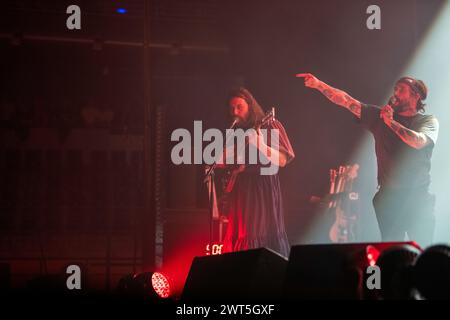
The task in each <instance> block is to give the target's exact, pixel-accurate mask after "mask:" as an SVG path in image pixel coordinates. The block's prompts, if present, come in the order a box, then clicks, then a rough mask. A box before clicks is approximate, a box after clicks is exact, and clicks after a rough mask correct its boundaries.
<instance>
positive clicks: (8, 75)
mask: <svg viewBox="0 0 450 320" xmlns="http://www.w3.org/2000/svg"><path fill="white" fill-rule="evenodd" d="M2 3H3V4H2V10H1V13H0V14H1V15H0V34H1V36H0V52H1V61H0V64H1V66H0V68H1V69H0V70H1V71H0V74H1V76H0V77H1V79H0V81H1V83H0V85H1V107H2V119H1V124H2V128H1V136H2V137H1V139H2V144H3V146H2V150H1V165H2V167H1V175H2V177H3V178H2V181H4V183H3V184H2V192H1V194H2V196H1V197H2V198H1V204H0V206H1V207H2V210H1V213H0V214H1V218H0V220H1V224H0V228H1V229H2V232H1V234H2V236H1V239H2V247H1V258H2V261H4V262H9V263H10V264H11V266H12V267H11V269H12V270H13V271H12V272H13V273H15V274H16V275H18V276H17V279H18V281H19V280H24V279H26V278H27V274H29V273H33V272H35V273H36V272H37V271H36V270H38V269H39V268H40V269H39V270H40V271H39V272H43V271H42V270H43V269H46V267H43V266H42V264H43V263H44V262H45V263H49V266H48V268H50V269H51V268H52V267H51V266H52V264H51V261H53V262H54V268H56V269H58V268H59V266H60V265H62V261H65V262H67V261H69V260H75V261H85V263H86V264H88V265H92V266H91V267H90V270H93V271H92V273H93V274H96V275H98V277H99V279H103V278H102V277H103V276H104V274H105V272H106V273H107V274H108V275H109V276H108V277H107V280H106V283H107V284H108V283H110V282H111V281H112V280H111V278H109V277H110V276H111V273H112V274H113V276H114V275H116V276H117V277H119V276H120V274H123V273H124V272H129V271H130V270H132V271H136V270H138V269H140V268H142V266H144V267H145V266H146V263H145V261H147V262H148V263H149V264H150V265H152V264H154V263H156V265H161V262H162V261H163V260H165V261H164V262H167V263H168V264H170V261H169V260H170V257H171V256H175V255H176V251H177V249H176V248H184V247H183V245H184V246H186V243H187V242H189V239H191V238H195V237H196V236H197V237H199V234H202V237H200V239H201V240H198V241H203V240H204V239H205V238H206V239H207V234H208V223H209V220H208V213H207V211H206V209H207V198H206V190H205V189H204V186H203V184H202V172H203V166H201V165H180V166H175V165H173V164H171V162H170V150H171V147H172V146H173V145H174V144H173V143H172V142H170V134H171V132H172V131H173V130H174V129H176V128H186V129H188V130H189V131H191V132H192V131H193V121H194V120H202V121H203V127H204V130H205V129H207V128H212V127H216V128H226V127H227V126H228V125H229V123H230V121H229V119H228V118H227V106H226V96H227V93H228V90H229V89H230V87H231V86H235V85H244V86H246V87H247V88H248V89H249V90H250V91H251V92H252V93H253V94H254V96H255V98H256V99H257V100H258V102H259V103H260V104H261V105H262V106H263V107H264V108H265V109H269V108H270V107H272V106H273V107H276V110H277V117H278V119H279V120H280V121H281V122H282V123H283V124H284V126H285V128H286V130H287V133H288V135H289V137H290V140H291V143H292V145H293V148H294V150H295V153H296V158H295V161H293V162H292V163H291V164H290V165H289V166H287V167H286V168H285V169H283V170H282V171H281V173H280V175H281V181H282V188H283V196H284V200H285V202H284V204H285V217H286V225H287V229H288V235H289V238H290V241H291V244H298V243H317V242H326V241H327V232H328V229H329V227H330V223H332V222H333V219H334V217H329V216H328V217H325V216H324V214H323V213H321V212H320V210H318V209H317V208H316V207H315V206H313V205H312V204H311V203H309V198H310V197H311V196H312V195H317V196H322V195H324V194H325V193H327V192H328V188H329V180H328V171H329V169H330V168H336V167H338V166H339V165H341V164H348V163H353V162H354V161H358V162H359V164H360V166H361V168H360V174H359V177H358V179H357V181H356V185H355V188H356V189H357V190H358V191H359V192H360V197H361V216H360V220H359V233H358V240H359V241H377V240H379V233H378V228H377V226H376V221H375V218H374V216H373V212H372V208H371V198H372V195H373V192H374V190H375V187H376V179H375V155H374V152H373V148H370V143H371V140H369V141H370V142H369V147H367V152H362V153H361V155H359V156H355V152H356V151H355V150H356V149H357V147H358V146H359V144H360V142H361V141H363V140H364V139H365V138H366V136H367V134H366V132H365V131H364V130H363V129H362V128H360V127H359V126H358V125H357V124H356V123H355V121H354V119H353V117H352V115H351V114H350V113H349V112H347V111H345V110H343V109H341V108H338V107H336V106H334V105H332V104H331V103H330V102H329V101H328V100H327V99H326V98H324V97H323V96H322V95H321V94H320V93H318V92H316V91H311V90H309V89H307V88H305V87H304V86H303V83H302V80H301V79H297V78H295V74H296V73H300V72H311V73H314V74H315V75H316V76H317V77H319V78H320V79H322V80H324V81H326V82H327V83H329V84H331V85H333V86H335V87H337V88H341V89H343V90H345V91H347V92H348V93H350V94H351V95H352V96H353V97H355V98H356V99H359V100H360V101H362V102H367V103H373V104H383V103H385V102H386V101H384V100H385V99H386V96H387V95H388V94H389V92H390V90H391V88H392V85H393V83H394V82H395V80H396V79H397V78H399V77H400V75H401V74H400V73H401V72H402V70H403V68H404V67H405V65H406V64H407V63H408V61H409V59H410V58H411V56H412V54H413V53H414V50H415V48H416V47H417V45H418V44H419V42H420V40H421V38H422V36H423V35H424V34H425V32H426V31H427V28H428V27H429V26H430V23H431V22H432V21H433V18H434V17H435V15H436V13H437V12H438V11H439V9H440V8H441V6H442V4H443V3H444V1H437V0H433V1H419V0H396V1H376V2H373V1H359V0H340V1H337V0H331V1H330V0H326V1H325V0H318V1H298V0H296V1H287V0H286V1H256V0H255V1H253V0H244V1H206V0H196V1H193V0H189V1H181V0H169V1H167V0H154V1H149V2H148V3H149V15H148V17H149V20H148V21H149V22H148V25H147V31H148V32H149V42H150V47H149V49H148V51H147V52H145V51H144V49H143V46H142V43H143V42H144V37H145V35H144V26H145V24H144V21H145V5H144V1H138V0H133V1H77V2H76V3H72V2H68V1H5V2H2ZM70 4H77V5H79V6H80V8H81V14H82V18H81V19H82V20H81V21H82V22H81V30H68V29H67V28H66V19H67V17H68V14H66V13H65V11H66V8H67V6H68V5H70ZM372 4H377V5H379V6H380V8H381V21H382V22H381V30H368V29H367V27H366V20H367V18H368V16H369V15H368V14H366V8H367V7H368V6H369V5H372ZM118 7H124V8H126V9H127V10H128V12H127V13H126V14H122V15H121V14H118V13H116V12H115V10H116V9H117V8H118ZM76 40H78V41H76ZM145 54H147V55H148V72H149V73H148V79H149V81H148V82H146V81H145V79H146V76H145V75H146V73H145V72H144V69H145V63H144V55H145ZM146 108H148V110H149V114H150V117H149V125H150V128H149V131H148V132H146V131H144V124H145V110H146ZM92 110H95V112H97V114H100V116H99V118H100V120H98V119H99V118H97V121H94V122H89V121H88V120H86V119H87V118H89V115H88V116H86V114H89V112H92ZM158 117H159V118H158ZM158 119H160V120H158ZM36 128H38V129H36ZM158 130H159V131H158ZM144 134H149V135H150V137H147V138H148V140H146V139H145V138H144ZM146 143H148V145H146ZM145 147H148V149H147V150H149V154H150V156H149V158H147V160H146V156H145ZM355 157H356V160H355ZM145 161H148V164H149V168H148V169H147V170H151V174H150V175H149V176H148V175H147V174H146V173H145V172H144V171H145V168H146V166H145ZM146 177H147V178H148V180H146ZM146 181H147V182H148V185H147V186H148V187H147V188H146ZM146 201H148V202H146ZM314 225H316V226H315V227H314ZM315 228H317V229H315ZM150 229H151V230H150ZM149 230H150V231H149ZM153 230H156V231H153ZM152 241H155V242H154V243H153V242H152ZM125 242H126V243H128V245H124V243H125ZM147 242H149V243H147ZM55 243H58V244H59V247H55ZM146 243H147V244H146ZM154 244H155V246H153V245H154ZM96 245H98V248H97V249H94V247H95V246H96ZM121 245H123V246H121ZM202 245H203V244H202ZM147 246H150V247H151V248H150V249H148V250H147V249H146V248H148V247H147ZM96 250H97V251H96ZM182 250H183V252H184V253H186V255H187V256H188V258H186V259H187V260H186V261H187V262H186V263H187V264H188V263H190V260H189V254H191V253H192V252H193V251H192V252H191V251H189V250H188V249H182ZM75 252H76V254H75ZM196 252H197V251H196ZM178 254H179V255H180V256H181V254H180V252H178ZM163 256H164V259H163ZM27 259H28V260H27ZM29 259H31V260H29ZM33 259H34V260H33ZM52 259H53V260H52ZM96 259H97V260H98V261H97V260H96ZM121 259H122V260H121ZM26 261H34V262H33V263H35V264H34V265H33V267H32V266H31V265H32V263H31V262H26ZM49 261H50V262H49ZM55 261H57V262H58V263H59V264H58V263H57V262H55ZM92 261H97V262H96V263H98V264H97V265H95V263H93V262H92ZM111 261H112V262H111ZM38 265H39V266H40V267H39V268H37V267H36V268H35V266H38ZM147 266H148V264H147ZM96 267H98V268H97V269H95V268H96ZM33 268H34V269H33ZM104 268H106V269H104ZM108 268H110V269H108ZM111 268H113V269H114V268H115V269H114V270H113V271H111ZM120 268H122V269H120ZM16 270H19V271H16ZM30 270H32V271H30ZM33 270H34V271H33ZM105 270H106V271H105ZM44 271H45V270H44ZM102 281H103V280H99V282H100V283H102ZM19 282H20V281H19Z"/></svg>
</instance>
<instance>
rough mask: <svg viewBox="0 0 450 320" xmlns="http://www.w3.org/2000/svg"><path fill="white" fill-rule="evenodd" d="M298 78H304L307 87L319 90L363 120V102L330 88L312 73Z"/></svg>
mask: <svg viewBox="0 0 450 320" xmlns="http://www.w3.org/2000/svg"><path fill="white" fill-rule="evenodd" d="M296 77H298V78H304V79H305V86H306V87H309V88H314V89H317V90H319V91H320V92H322V94H323V95H324V96H326V97H327V98H328V99H329V100H330V101H331V102H333V103H335V104H337V105H339V106H341V107H344V108H346V109H348V110H349V111H350V112H352V113H353V114H354V115H355V116H357V117H358V118H361V102H359V101H358V100H356V99H355V98H353V97H351V96H350V95H349V94H348V93H346V92H344V91H342V90H339V89H336V88H333V87H331V86H329V85H328V84H326V83H325V82H323V81H320V80H319V79H317V78H316V77H315V76H313V75H312V74H311V73H299V74H297V75H296Z"/></svg>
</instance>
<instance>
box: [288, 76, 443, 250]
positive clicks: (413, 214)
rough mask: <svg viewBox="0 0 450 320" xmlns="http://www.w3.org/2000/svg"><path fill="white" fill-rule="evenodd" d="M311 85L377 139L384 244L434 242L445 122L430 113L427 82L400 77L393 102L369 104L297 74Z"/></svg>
mask: <svg viewBox="0 0 450 320" xmlns="http://www.w3.org/2000/svg"><path fill="white" fill-rule="evenodd" d="M297 77H302V78H304V81H305V86H306V87H310V88H314V89H317V90H319V91H320V92H321V93H322V94H324V95H325V96H326V97H327V98H328V99H329V100H331V101H332V102H334V103H335V104H337V105H339V106H342V107H344V108H346V109H348V110H349V111H350V112H352V113H353V114H354V115H355V117H356V118H357V119H358V120H359V122H360V123H361V124H362V125H364V126H365V127H366V128H367V129H368V130H369V131H370V132H371V133H372V134H373V136H374V138H375V153H376V156H377V164H378V186H379V189H378V191H377V193H376V194H375V196H374V198H373V205H374V209H375V213H376V216H377V221H378V225H379V228H380V232H381V237H382V240H383V241H404V240H405V239H404V238H405V235H406V234H407V236H408V238H409V239H410V240H412V241H416V242H418V243H419V244H420V245H422V246H426V245H429V244H430V243H431V242H432V240H433V234H434V227H435V217H434V212H433V211H434V202H435V201H434V200H435V199H434V195H433V194H431V193H430V191H429V186H430V182H431V179H430V169H431V156H432V153H433V148H434V146H435V144H436V141H437V137H438V131H439V123H438V120H437V119H436V117H434V116H433V115H427V114H424V110H425V109H424V108H425V104H424V103H423V100H425V99H426V97H427V93H428V89H427V87H426V86H425V84H424V83H423V81H421V80H418V79H414V78H412V77H402V78H400V79H399V80H398V81H397V82H396V84H395V86H394V90H393V95H392V97H391V99H390V100H389V102H388V104H387V105H385V106H382V107H379V106H374V105H369V104H364V103H361V102H359V101H358V100H356V99H355V98H353V97H351V96H350V95H348V94H347V93H346V92H344V91H342V90H339V89H336V88H333V87H331V86H329V85H327V84H326V83H324V82H322V81H320V80H319V79H317V78H316V77H315V76H313V75H312V74H309V73H302V74H297Z"/></svg>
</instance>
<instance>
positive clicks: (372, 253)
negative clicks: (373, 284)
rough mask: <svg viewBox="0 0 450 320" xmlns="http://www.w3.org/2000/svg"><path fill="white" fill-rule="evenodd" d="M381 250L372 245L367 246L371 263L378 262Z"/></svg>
mask: <svg viewBox="0 0 450 320" xmlns="http://www.w3.org/2000/svg"><path fill="white" fill-rule="evenodd" d="M379 256H380V251H379V250H378V249H377V248H375V247H374V246H372V245H368V246H367V247H366V257H367V261H368V262H369V265H371V266H374V265H375V264H376V263H377V260H378V257H379Z"/></svg>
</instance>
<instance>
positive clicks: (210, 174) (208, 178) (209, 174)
mask: <svg viewBox="0 0 450 320" xmlns="http://www.w3.org/2000/svg"><path fill="white" fill-rule="evenodd" d="M238 122H239V120H238V119H237V118H235V119H234V121H233V123H232V124H231V126H230V128H229V130H231V129H234V127H235V126H236V124H237V123H238ZM228 138H229V137H226V138H225V144H224V148H223V149H222V150H225V148H226V146H227V143H228ZM221 156H223V152H222V154H221ZM216 167H217V160H215V161H214V163H213V164H212V165H211V166H210V167H209V168H208V170H207V171H206V173H205V178H204V179H203V182H204V183H206V184H208V182H209V190H208V192H209V246H210V247H209V250H210V251H212V247H211V246H212V242H213V233H214V227H213V224H214V202H215V201H214V200H215V197H214V194H215V192H214V187H215V181H214V176H215V169H216ZM219 219H220V217H219Z"/></svg>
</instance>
